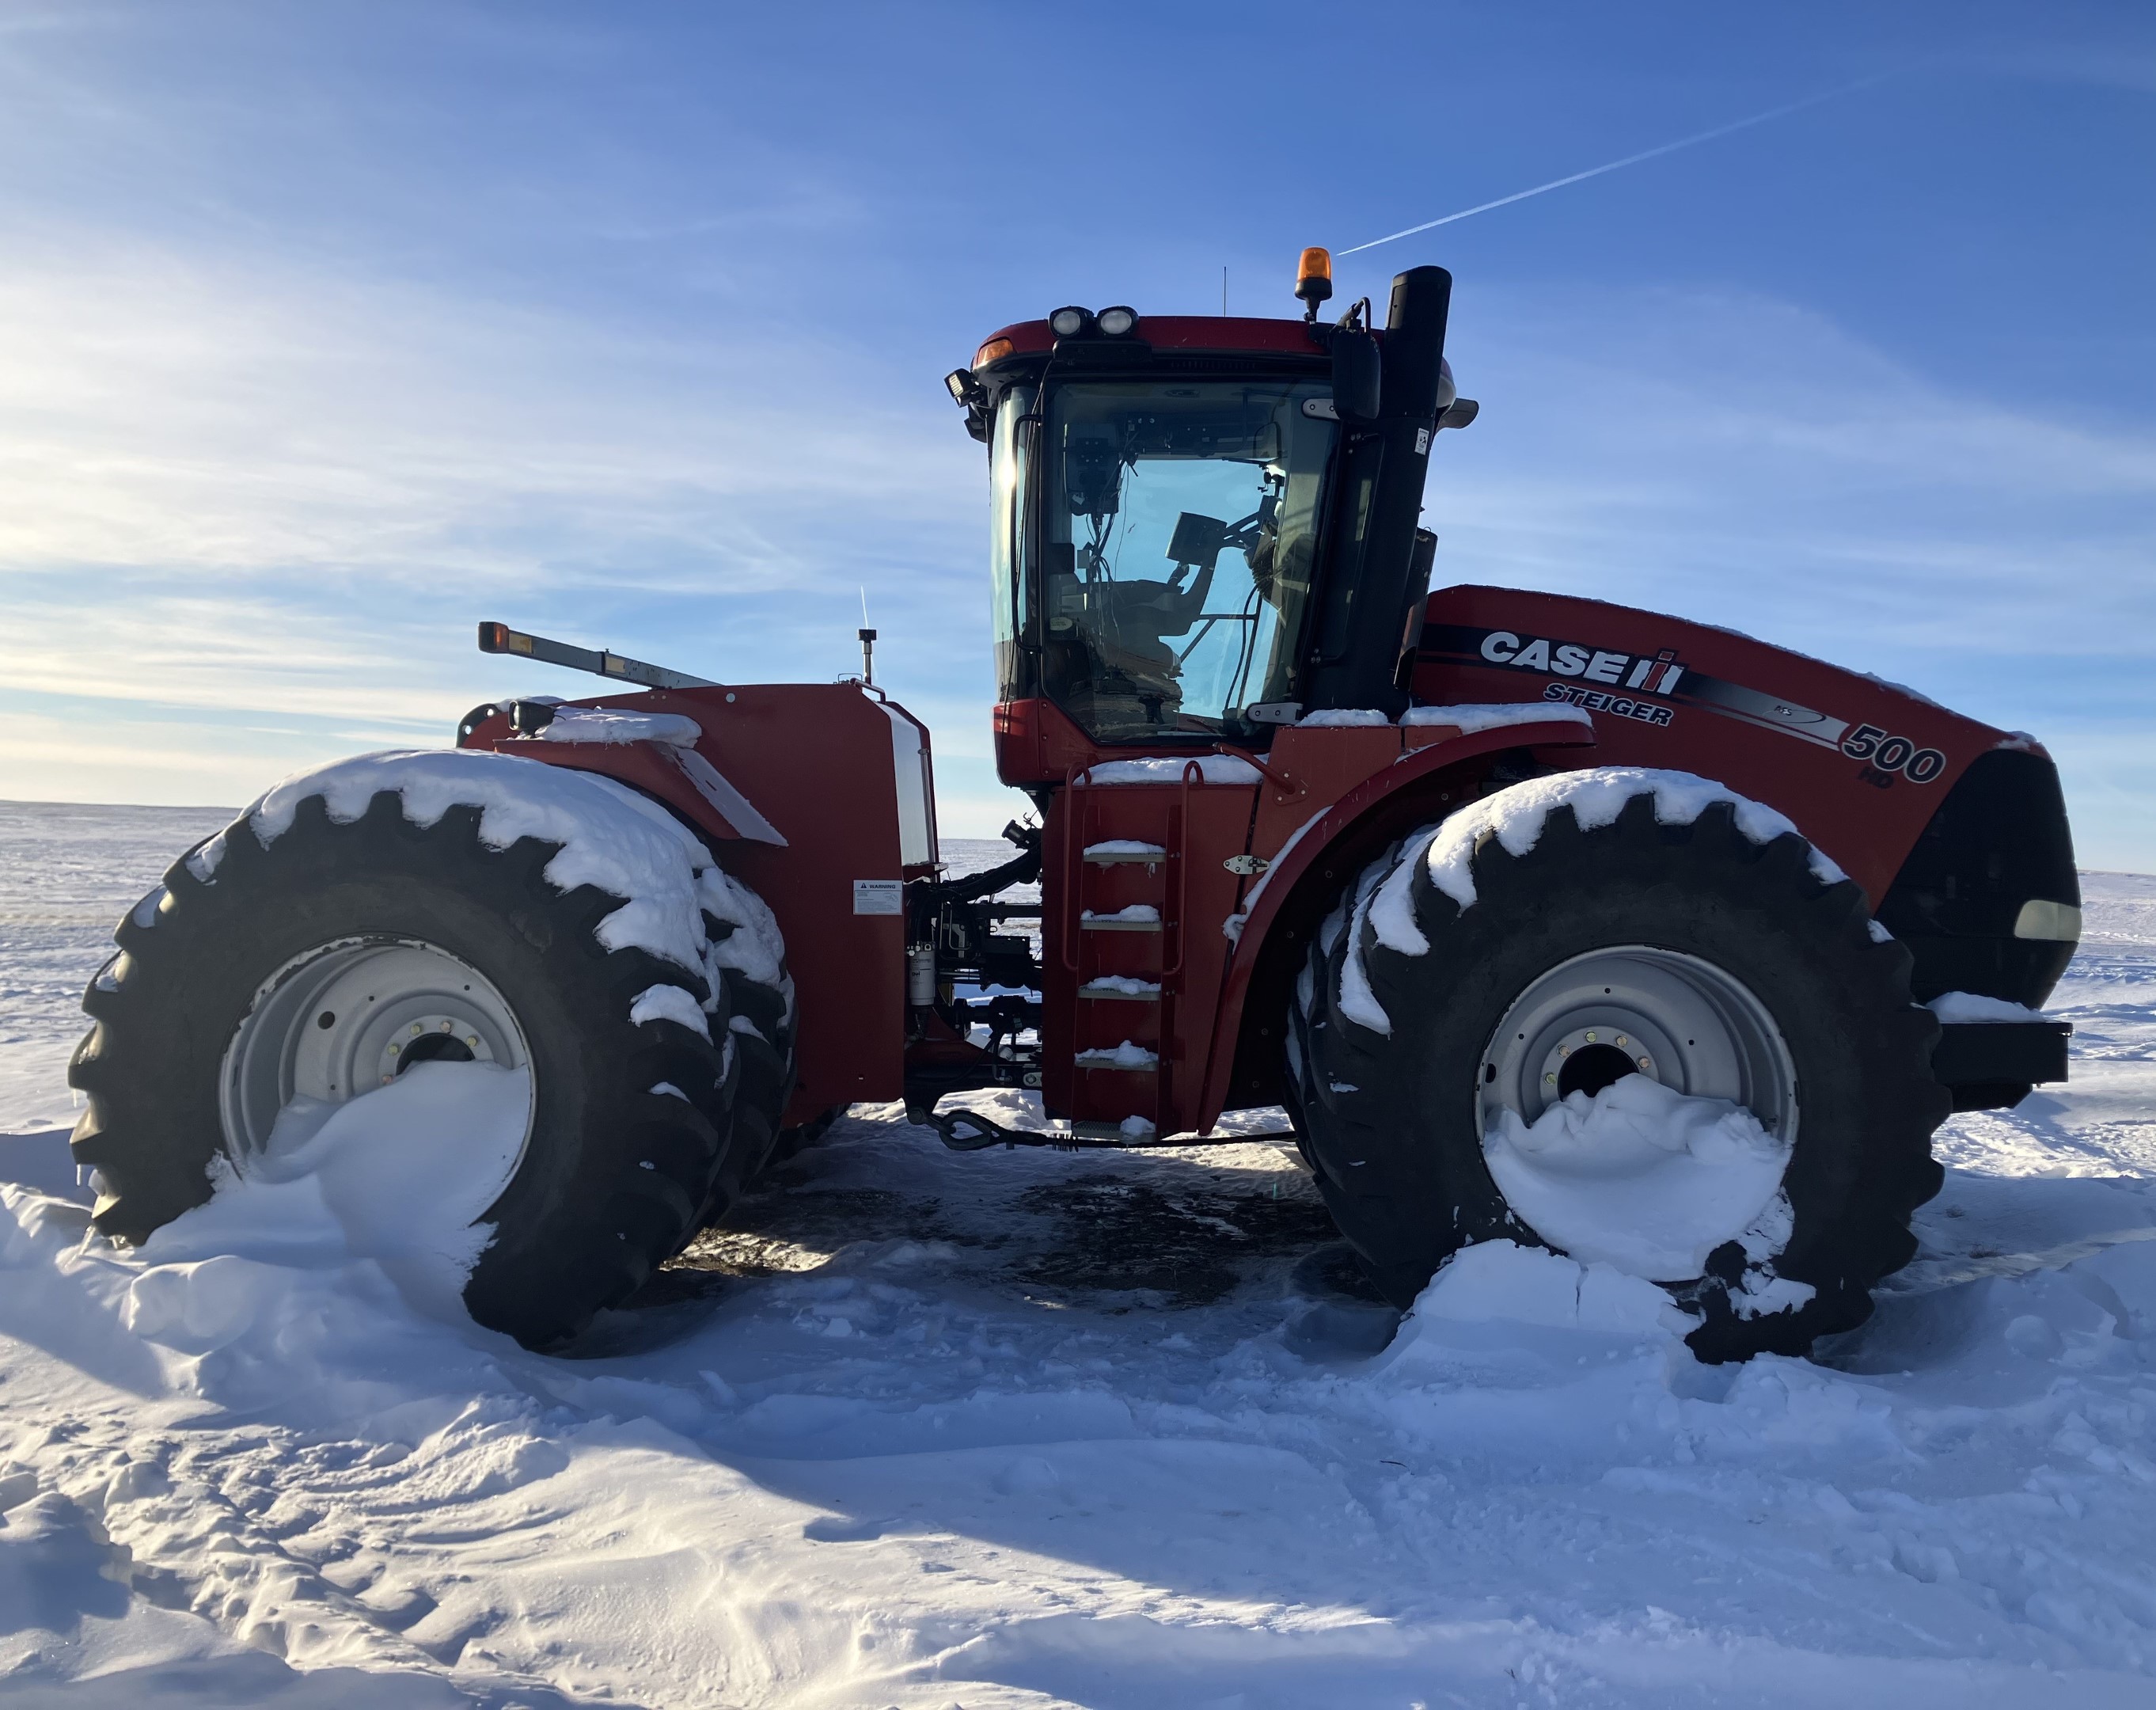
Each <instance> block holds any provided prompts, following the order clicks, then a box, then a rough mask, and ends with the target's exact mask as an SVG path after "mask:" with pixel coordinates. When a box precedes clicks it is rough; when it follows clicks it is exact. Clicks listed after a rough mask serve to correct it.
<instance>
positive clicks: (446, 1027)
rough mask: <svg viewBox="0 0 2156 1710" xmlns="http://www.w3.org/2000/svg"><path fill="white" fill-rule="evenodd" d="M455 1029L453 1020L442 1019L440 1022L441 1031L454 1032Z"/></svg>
mask: <svg viewBox="0 0 2156 1710" xmlns="http://www.w3.org/2000/svg"><path fill="white" fill-rule="evenodd" d="M456 1030H457V1024H456V1023H455V1022H454V1021H444V1023H443V1024H442V1031H443V1032H444V1033H454V1032H455V1031H456Z"/></svg>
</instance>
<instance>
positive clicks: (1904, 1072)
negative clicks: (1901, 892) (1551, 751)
mask: <svg viewBox="0 0 2156 1710" xmlns="http://www.w3.org/2000/svg"><path fill="white" fill-rule="evenodd" d="M1909 966H1910V960H1909V956H1908V953H1907V951H1906V950H1905V949H1904V948H1903V947H1902V946H1901V945H1899V944H1897V943H1896V942H1893V941H1892V939H1891V938H1889V937H1886V935H1885V934H1884V933H1882V932H1879V931H1878V930H1877V929H1876V927H1873V926H1872V924H1871V920H1870V918H1869V915H1868V912H1867V911H1866V904H1865V900H1864V896H1863V893H1862V892H1861V891H1860V890H1859V889H1858V888H1857V887H1856V885H1854V884H1853V883H1851V881H1849V880H1848V879H1847V878H1846V877H1845V876H1844V875H1843V874H1842V873H1841V872H1840V870H1839V869H1838V868H1836V867H1835V865H1833V864H1832V863H1831V862H1830V861H1829V860H1826V859H1825V856H1823V855H1820V853H1819V852H1818V851H1816V850H1814V849H1813V848H1811V846H1810V845H1809V844H1807V843H1806V842H1805V840H1804V839H1803V838H1802V837H1801V836H1799V834H1798V833H1797V831H1796V829H1795V828H1794V826H1793V825H1791V824H1789V821H1788V820H1787V819H1784V818H1783V817H1782V816H1781V815H1780V814H1777V813H1775V812H1774V810H1773V809H1768V808H1766V807H1763V806H1762V805H1761V804H1758V803H1756V802H1751V801H1747V800H1744V799H1742V798H1739V797H1736V796H1734V795H1732V794H1731V793H1729V792H1728V791H1727V790H1724V789H1722V788H1720V787H1719V786H1717V785H1714V784H1712V783H1707V781H1706V780H1703V779H1701V778H1693V777H1691V776H1690V775H1688V774H1686V773H1666V772H1650V771H1644V770H1640V769H1637V768H1596V769H1593V770H1588V771H1582V772H1573V773H1560V774H1557V775H1555V776H1553V777H1550V778H1539V779H1536V780H1533V781H1532V782H1530V783H1523V784H1517V785H1514V786H1512V787H1511V788H1507V789H1505V790H1501V791H1499V792H1497V793H1496V794H1494V795H1491V796H1489V797H1486V798H1485V799H1482V800H1481V801H1480V802H1477V803H1475V804H1471V805H1470V806H1469V807H1467V808H1466V809H1462V810H1461V811H1460V812H1459V813H1457V814H1455V815H1454V816H1453V817H1452V818H1451V819H1448V820H1446V821H1445V822H1444V823H1443V824H1440V825H1437V826H1434V827H1430V828H1426V829H1424V830H1422V831H1419V832H1417V833H1415V834H1414V835H1412V836H1410V837H1409V838H1406V839H1404V840H1402V841H1401V842H1400V843H1399V844H1397V845H1394V846H1393V847H1392V848H1391V849H1390V850H1387V851H1386V853H1385V854H1384V855H1383V856H1382V857H1381V858H1380V859H1379V860H1377V861H1375V862H1374V863H1373V864H1372V865H1370V866H1369V867H1368V869H1367V870H1365V871H1364V872H1363V875H1362V876H1361V877H1360V879H1359V880H1358V881H1357V883H1356V884H1355V885H1354V886H1352V887H1351V888H1350V889H1349V890H1348V891H1347V893H1346V894H1345V895H1344V896H1342V898H1341V899H1340V901H1339V904H1338V906H1337V907H1336V908H1335V910H1334V911H1333V912H1332V916H1331V917H1329V918H1328V920H1327V922H1326V923H1325V926H1324V927H1323V929H1322V931H1321V932H1319V933H1318V935H1317V937H1316V939H1315V940H1314V941H1313V943H1312V947H1311V950H1310V953H1309V957H1308V960H1307V962H1306V966H1305V968H1304V969H1303V972H1302V974H1301V978H1300V980H1299V982H1298V985H1297V990H1296V1004H1295V1006H1294V1012H1295V1013H1294V1014H1293V1017H1292V1029H1291V1048H1290V1050H1289V1052H1288V1057H1289V1066H1290V1071H1291V1075H1292V1076H1293V1079H1294V1083H1295V1095H1296V1105H1297V1107H1299V1109H1300V1112H1301V1119H1302V1122H1301V1127H1302V1130H1303V1134H1304V1145H1305V1152H1306V1156H1307V1157H1308V1158H1310V1160H1311V1162H1312V1167H1313V1168H1314V1169H1315V1170H1316V1172H1317V1178H1318V1182H1319V1184H1320V1187H1321V1189H1322V1192H1323V1193H1324V1195H1325V1198H1326V1200H1327V1204H1328V1205H1329V1206H1330V1207H1331V1208H1332V1213H1333V1215H1334V1217H1335V1219H1336V1220H1337V1222H1338V1223H1339V1225H1340V1227H1341V1230H1342V1233H1343V1234H1344V1235H1346V1236H1347V1239H1348V1240H1349V1241H1350V1242H1351V1243H1352V1244H1353V1245H1354V1247H1355V1248H1356V1250H1358V1253H1359V1254H1360V1255H1361V1256H1362V1258H1363V1262H1364V1264H1365V1266H1367V1267H1368V1269H1369V1271H1371V1273H1372V1275H1373V1277H1374V1278H1375V1279H1376V1281H1378V1286H1380V1287H1381V1288H1383V1290H1384V1291H1385V1292H1386V1293H1387V1294H1388V1295H1389V1296H1390V1297H1391V1298H1392V1299H1393V1300H1394V1302H1397V1303H1398V1304H1399V1305H1401V1306H1403V1307H1404V1306H1406V1305H1408V1304H1409V1303H1410V1302H1412V1301H1413V1300H1414V1297H1415V1296H1416V1295H1417V1294H1418V1293H1419V1291H1421V1289H1422V1287H1423V1286H1424V1284H1425V1283H1427V1282H1428V1281H1429V1280H1430V1276H1431V1275H1432V1274H1433V1272H1434V1271H1435V1270H1436V1268H1437V1267H1438V1266H1440V1264H1442V1263H1443V1262H1444V1261H1445V1259H1446V1258H1447V1257H1449V1256H1450V1255H1451V1254H1452V1253H1453V1252H1455V1251H1456V1250H1459V1249H1460V1248H1461V1247H1464V1246H1467V1245H1472V1244H1474V1243H1476V1242H1480V1241H1486V1240H1519V1241H1528V1242H1538V1243H1540V1244H1542V1245H1547V1246H1551V1247H1554V1248H1557V1249H1558V1250H1563V1251H1566V1252H1568V1253H1570V1254H1571V1256H1573V1257H1575V1258H1579V1259H1582V1260H1587V1261H1601V1262H1605V1263H1609V1264H1611V1265H1614V1266H1616V1267H1617V1268H1618V1269H1620V1270H1622V1271H1629V1272H1630V1274H1633V1275H1635V1276H1642V1277H1645V1278H1646V1279H1647V1280H1649V1281H1655V1282H1658V1283H1661V1284H1663V1285H1664V1286H1667V1287H1668V1288H1669V1289H1670V1290H1671V1292H1672V1294H1673V1295H1674V1296H1675V1297H1676V1299H1677V1300H1678V1301H1679V1302H1681V1303H1682V1304H1683V1305H1685V1306H1686V1307H1687V1308H1688V1309H1689V1310H1690V1311H1691V1312H1693V1313H1694V1314H1696V1315H1697V1317H1698V1318H1699V1321H1700V1322H1699V1324H1698V1327H1697V1328H1696V1329H1695V1330H1694V1331H1693V1332H1692V1333H1691V1335H1690V1337H1689V1338H1688V1340H1689V1341H1690V1343H1691V1346H1692V1348H1693V1349H1694V1351H1695V1352H1696V1353H1698V1354H1699V1355H1700V1356H1701V1357H1702V1358H1707V1359H1711V1360H1724V1359H1733V1358H1745V1357H1747V1356H1748V1355H1750V1354H1753V1353H1761V1352H1777V1353H1802V1352H1803V1351H1804V1350H1805V1349H1806V1348H1809V1346H1810V1344H1811V1343H1812V1340H1813V1339H1814V1338H1815V1337H1817V1336H1820V1335H1822V1334H1825V1333H1829V1332H1832V1331H1838V1330H1843V1329H1847V1328H1851V1327H1853V1326H1855V1325H1856V1324H1859V1323H1861V1322H1863V1320H1864V1319H1865V1318H1866V1317H1867V1316H1869V1313H1870V1311H1871V1287H1872V1286H1873V1285H1874V1284H1875V1283H1876V1282H1877V1281H1879V1280H1880V1279H1881V1277H1883V1276H1886V1275H1888V1274H1889V1273H1891V1272H1892V1271H1895V1270H1897V1269H1898V1268H1899V1267H1900V1266H1902V1265H1904V1264H1906V1263H1907V1261H1908V1260H1909V1258H1910V1257H1911V1256H1912V1254H1913V1253H1914V1251H1915V1245H1916V1244H1915V1240H1914V1238H1913V1237H1912V1235H1911V1234H1910V1231H1909V1219H1910V1214H1911V1213H1912V1211H1914V1209H1916V1208H1917V1206H1918V1205H1920V1204H1922V1203H1923V1202H1924V1201H1925V1200H1926V1199H1929V1198H1930V1197H1931V1196H1932V1194H1934V1193H1936V1192H1937V1191H1938V1184H1939V1181H1940V1170H1939V1168H1938V1165H1937V1164H1936V1163H1933V1161H1932V1158H1931V1154H1930V1138H1931V1134H1932V1131H1933V1129H1934V1128H1936V1127H1938V1123H1939V1122H1941V1121H1942V1120H1943V1118H1944V1117H1945V1116H1946V1115H1947V1113H1948V1107H1949V1101H1948V1096H1947V1095H1946V1093H1945V1092H1944V1091H1943V1090H1942V1089H1941V1088H1940V1087H1939V1086H1938V1084H1937V1083H1936V1082H1935V1081H1933V1078H1932V1076H1931V1073H1930V1068H1929V1063H1930V1055H1931V1050H1932V1047H1933V1044H1934V1042H1935V1041H1936V1040H1937V1037H1938V1026H1937V1022H1936V1019H1935V1018H1933V1016H1932V1015H1931V1014H1930V1013H1929V1012H1928V1010H1925V1009H1922V1008H1921V1007H1920V1006H1918V1005H1917V1004H1915V1003H1913V1002H1912V999H1911V997H1910V993H1909V983H1908V971H1909Z"/></svg>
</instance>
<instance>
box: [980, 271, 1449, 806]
mask: <svg viewBox="0 0 2156 1710" xmlns="http://www.w3.org/2000/svg"><path fill="white" fill-rule="evenodd" d="M1331 290H1332V284H1331V274H1330V261H1329V259H1328V258H1327V256H1326V254H1325V252H1324V251H1322V250H1311V251H1306V252H1305V255H1304V260H1303V266H1302V270H1301V278H1300V279H1299V280H1298V284H1297V295H1300V296H1301V297H1302V298H1303V300H1305V302H1306V304H1307V305H1308V313H1307V314H1306V316H1305V318H1304V319H1302V320H1301V321H1285V320H1250V319H1234V318H1229V317H1225V316H1162V317H1158V318H1152V319H1144V318H1141V317H1140V316H1138V315H1137V313H1136V311H1132V310H1131V309H1127V308H1121V307H1117V308H1111V309H1105V310H1102V311H1100V312H1098V313H1097V314H1096V313H1094V312H1092V311H1088V310H1085V309H1081V308H1077V307H1068V308H1063V309H1059V310H1057V311H1055V313H1054V314H1052V315H1050V316H1047V317H1046V318H1045V319H1044V320H1040V321H1024V322H1020V323H1019V324H1017V325H1015V326H1007V327H1005V328H1004V329H1003V330H1002V331H999V332H998V333H996V334H995V335H994V336H993V337H991V338H989V339H988V341H987V342H985V343H984V344H983V345H982V347H981V348H980V350H979V352H978V353H977V354H976V356H975V357H974V360H973V366H972V367H970V368H965V369H960V370H957V372H954V373H952V375H951V376H950V377H949V379H948V382H947V383H948V385H949V387H950V390H951V393H952V397H953V398H954V399H956V400H957V403H960V404H961V405H962V407H963V408H965V410H966V412H967V422H968V427H969V428H970V429H971V430H972V431H973V433H974V434H975V435H976V436H977V437H978V438H980V439H983V440H984V441H985V442H986V443H987V444H988V449H989V465H990V485H991V491H992V495H993V501H992V502H993V514H992V521H991V530H992V533H991V539H992V543H993V546H992V558H991V562H992V570H993V578H994V588H993V602H994V614H995V659H996V672H997V680H998V713H997V732H998V762H999V764H1000V769H1001V771H1002V773H1003V775H1004V779H1005V781H1006V782H1008V783H1014V784H1019V785H1021V786H1030V787H1033V788H1044V787H1049V786H1052V785H1053V784H1055V783H1060V781H1061V779H1062V778H1063V777H1064V776H1065V774H1066V773H1067V771H1068V769H1069V768H1070V765H1071V764H1073V763H1076V762H1079V761H1081V760H1082V759H1084V758H1085V757H1087V756H1088V755H1090V754H1091V753H1095V752H1099V751H1102V750H1116V749H1122V750H1125V751H1128V750H1131V749H1133V748H1142V749H1146V750H1149V751H1151V752H1160V753H1167V754H1173V753H1175V752H1178V751H1187V752H1198V753H1204V752H1209V751H1210V750H1211V749H1212V748H1213V747H1214V746H1215V745H1216V744H1219V743H1221V742H1232V743H1234V744H1235V745H1237V746H1239V747H1257V748H1262V747H1265V745H1266V744H1267V743H1268V742H1269V741H1270V736H1271V733H1272V732H1273V731H1274V730H1276V729H1277V728H1278V727H1281V726H1282V725H1285V724H1292V723H1293V722H1294V721H1296V719H1297V718H1298V717H1299V716H1301V715H1302V714H1304V713H1305V712H1308V711H1320V710H1323V709H1325V708H1327V707H1343V706H1354V707H1381V708H1384V709H1386V710H1388V711H1398V710H1399V707H1401V706H1404V705H1405V703H1406V695H1405V692H1404V688H1403V686H1402V685H1403V681H1404V675H1403V672H1402V670H1401V669H1400V665H1401V660H1402V656H1403V649H1404V646H1405V644H1407V642H1408V640H1409V639H1410V638H1409V636H1408V634H1407V631H1408V629H1409V617H1410V614H1412V613H1413V612H1414V610H1415V609H1417V608H1418V607H1419V603H1420V602H1421V599H1422V598H1423V595H1424V593H1425V592H1426V590H1427V586H1428V581H1429V575H1430V547H1432V546H1434V544H1435V542H1434V540H1433V539H1432V537H1429V536H1428V535H1426V534H1424V533H1422V531H1419V529H1418V528H1417V527H1416V526H1415V518H1416V515H1417V513H1418V511H1419V507H1420V503H1421V495H1422V484H1423V476H1424V470H1425V468H1426V466H1427V463H1428V458H1429V452H1430V441H1431V438H1432V435H1433V434H1434V433H1435V430H1436V429H1438V428H1440V427H1443V426H1448V425H1450V426H1464V425H1465V424H1466V422H1467V421H1469V420H1471V419H1473V415H1474V409H1475V407H1474V405H1473V404H1471V403H1466V404H1463V403H1460V402H1459V400H1458V399H1457V398H1455V395H1454V393H1453V388H1452V384H1451V377H1450V371H1449V370H1448V369H1447V368H1446V367H1445V362H1444V341H1445V315H1446V310H1447V306H1448V303H1449V300H1450V292H1451V279H1450V275H1447V274H1446V273H1445V271H1444V270H1442V269H1440V268H1435V267H1426V268H1417V269H1415V270H1413V271H1412V272H1409V273H1406V274H1403V275H1400V276H1399V279H1398V280H1395V281H1394V293H1393V301H1392V309H1391V314H1390V316H1389V320H1388V323H1387V326H1385V328H1384V329H1383V331H1375V330H1373V329H1372V328H1371V327H1370V326H1368V303H1367V301H1365V302H1361V303H1358V304H1357V305H1356V306H1354V307H1353V308H1352V309H1351V310H1350V311H1348V312H1347V315H1345V316H1342V317H1341V319H1340V320H1339V321H1337V322H1336V323H1332V324H1327V323H1323V322H1321V321H1319V320H1318V319H1317V305H1318V304H1319V303H1320V302H1322V301H1323V300H1325V299H1326V298H1327V296H1329V295H1331Z"/></svg>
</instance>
